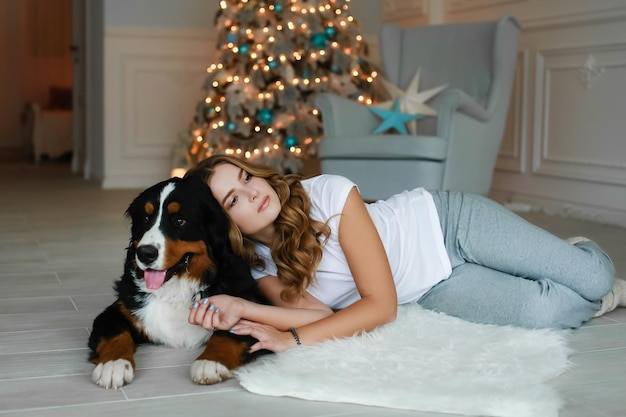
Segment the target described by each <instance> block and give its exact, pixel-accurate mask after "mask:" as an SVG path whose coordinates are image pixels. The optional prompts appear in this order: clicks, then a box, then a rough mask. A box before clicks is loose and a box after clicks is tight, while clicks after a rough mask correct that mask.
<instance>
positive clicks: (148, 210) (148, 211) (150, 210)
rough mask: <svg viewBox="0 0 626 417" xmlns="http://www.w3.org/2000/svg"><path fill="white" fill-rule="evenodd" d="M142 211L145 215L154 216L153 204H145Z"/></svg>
mask: <svg viewBox="0 0 626 417" xmlns="http://www.w3.org/2000/svg"><path fill="white" fill-rule="evenodd" d="M143 209H144V211H145V212H146V214H150V215H152V214H154V204H152V203H151V202H149V201H148V202H146V205H145V206H143Z"/></svg>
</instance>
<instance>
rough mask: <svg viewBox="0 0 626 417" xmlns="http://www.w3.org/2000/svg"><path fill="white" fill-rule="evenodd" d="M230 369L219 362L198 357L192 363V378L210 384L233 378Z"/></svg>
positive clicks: (199, 382)
mask: <svg viewBox="0 0 626 417" xmlns="http://www.w3.org/2000/svg"><path fill="white" fill-rule="evenodd" d="M232 377H233V374H232V373H231V372H230V369H228V368H227V367H225V366H224V365H222V364H221V363H219V362H214V361H208V360H205V359H198V360H196V361H195V362H194V363H193V364H191V379H192V380H193V382H195V383H196V384H200V385H210V384H217V383H218V382H222V381H223V380H225V379H228V378H232Z"/></svg>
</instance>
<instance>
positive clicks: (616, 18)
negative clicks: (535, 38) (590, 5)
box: [520, 5, 626, 31]
mask: <svg viewBox="0 0 626 417" xmlns="http://www.w3.org/2000/svg"><path fill="white" fill-rule="evenodd" d="M623 20H626V6H624V5H616V6H613V7H609V8H606V9H602V10H585V11H581V12H576V13H558V14H552V15H545V14H542V15H540V16H534V17H526V18H523V19H521V22H520V23H521V25H522V27H523V28H524V31H535V30H545V29H550V30H552V29H557V28H563V27H568V26H582V25H598V24H602V23H611V22H620V21H623Z"/></svg>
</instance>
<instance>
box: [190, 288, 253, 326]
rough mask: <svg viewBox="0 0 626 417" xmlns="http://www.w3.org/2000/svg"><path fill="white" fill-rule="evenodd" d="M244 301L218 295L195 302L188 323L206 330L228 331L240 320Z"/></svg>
mask: <svg viewBox="0 0 626 417" xmlns="http://www.w3.org/2000/svg"><path fill="white" fill-rule="evenodd" d="M244 308H245V301H244V300H243V299H241V298H238V297H232V296H230V295H225V294H220V295H214V296H212V297H209V298H205V299H203V300H200V301H197V302H195V303H194V304H193V306H192V307H191V310H190V312H189V323H191V324H198V325H200V326H202V327H204V328H205V329H207V330H214V329H217V330H230V329H231V328H232V327H233V326H234V325H235V324H236V323H237V322H238V321H239V320H241V318H242V314H243V311H244Z"/></svg>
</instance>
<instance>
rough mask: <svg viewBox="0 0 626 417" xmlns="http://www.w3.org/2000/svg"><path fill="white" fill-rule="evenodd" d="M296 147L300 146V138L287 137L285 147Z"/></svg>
mask: <svg viewBox="0 0 626 417" xmlns="http://www.w3.org/2000/svg"><path fill="white" fill-rule="evenodd" d="M294 146H298V138H296V137H295V136H292V135H289V136H287V137H286V138H285V147H287V148H293V147H294Z"/></svg>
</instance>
